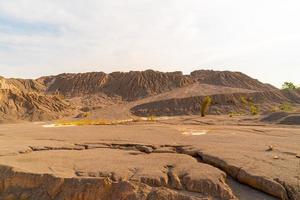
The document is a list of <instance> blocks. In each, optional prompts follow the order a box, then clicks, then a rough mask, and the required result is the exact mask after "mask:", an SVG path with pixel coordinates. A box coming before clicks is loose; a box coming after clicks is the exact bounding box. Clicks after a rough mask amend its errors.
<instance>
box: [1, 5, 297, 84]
mask: <svg viewBox="0 0 300 200" xmlns="http://www.w3.org/2000/svg"><path fill="white" fill-rule="evenodd" d="M299 10H300V1H299V0H251V1H250V0H84V1H83V0H0V75H1V76H5V77H20V78H37V77H40V76H43V75H55V74H59V73H64V72H88V71H104V72H107V73H109V72H112V71H130V70H145V69H150V68H151V69H154V70H159V71H183V72H184V73H185V74H188V73H190V72H191V71H193V70H197V69H213V70H230V71H241V72H243V73H246V74H248V75H250V76H252V77H254V78H257V79H259V80H261V81H262V82H267V83H271V84H273V85H275V86H277V87H280V86H281V84H282V83H283V82H284V81H292V82H295V83H296V84H300V78H299V77H300V26H299V23H300V12H299Z"/></svg>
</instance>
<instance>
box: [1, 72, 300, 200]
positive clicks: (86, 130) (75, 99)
mask: <svg viewBox="0 0 300 200" xmlns="http://www.w3.org/2000/svg"><path fill="white" fill-rule="evenodd" d="M207 96H210V97H211V99H212V105H211V106H210V107H209V109H208V111H207V114H208V115H207V116H206V117H200V116H199V113H200V110H201V104H202V102H203V100H204V99H205V98H206V97H207ZM299 105H300V90H299V89H298V90H280V89H277V88H275V87H273V86H271V85H269V84H264V83H261V82H260V81H258V80H255V79H253V78H251V77H249V76H247V75H245V74H242V73H240V72H228V71H225V72H221V71H211V70H199V71H194V72H192V73H191V74H189V75H183V74H182V73H181V72H169V73H163V72H157V71H153V70H147V71H143V72H137V71H133V72H126V73H124V72H114V73H110V74H106V73H103V72H91V73H81V74H60V75H57V76H45V77H41V78H38V79H36V80H25V79H7V78H3V77H0V200H14V199H21V200H26V199H27V200H41V199H45V200H48V199H49V200H62V199H64V200H96V199H97V200H98V199H101V200H156V199H158V200H200V199H201V200H204V199H216V200H218V199H220V200H229V199H240V200H256V199H257V200H263V199H264V200H273V199H284V200H299V199H300V187H299V186H300V180H299V179H300V158H299V157H300V106H299ZM253 109H254V110H255V111H256V113H255V114H253V111H252V110H253ZM91 124H92V125H91ZM95 124H97V125H95ZM78 125H81V126H78Z"/></svg>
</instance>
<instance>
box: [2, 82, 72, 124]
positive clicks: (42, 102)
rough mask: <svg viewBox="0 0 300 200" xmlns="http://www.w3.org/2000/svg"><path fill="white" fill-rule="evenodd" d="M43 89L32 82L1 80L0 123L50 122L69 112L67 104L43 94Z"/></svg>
mask: <svg viewBox="0 0 300 200" xmlns="http://www.w3.org/2000/svg"><path fill="white" fill-rule="evenodd" d="M44 88H45V87H44V86H43V85H42V84H40V83H38V82H37V81H34V80H22V79H4V78H1V79H0V121H2V122H5V121H17V120H29V121H38V120H50V119H57V118H60V117H63V116H64V115H66V114H68V113H70V112H71V108H70V104H69V103H67V102H66V101H64V100H62V99H60V98H59V97H57V96H52V95H45V94H43V91H44Z"/></svg>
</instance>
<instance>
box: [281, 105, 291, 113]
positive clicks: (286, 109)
mask: <svg viewBox="0 0 300 200" xmlns="http://www.w3.org/2000/svg"><path fill="white" fill-rule="evenodd" d="M279 109H280V110H282V111H285V112H291V111H293V106H292V105H291V104H290V103H283V104H281V105H280V106H279Z"/></svg>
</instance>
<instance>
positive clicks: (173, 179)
mask: <svg viewBox="0 0 300 200" xmlns="http://www.w3.org/2000/svg"><path fill="white" fill-rule="evenodd" d="M98 148H99V149H100V148H109V149H120V150H133V151H139V152H141V153H146V154H151V153H179V154H185V155H189V156H192V157H193V158H195V159H197V161H198V162H202V163H206V164H209V165H211V166H213V167H216V168H218V169H221V170H222V171H224V172H225V173H226V174H228V175H229V176H231V177H232V178H234V179H235V180H237V181H238V182H240V183H242V184H245V185H248V186H250V187H252V188H255V189H257V190H260V191H262V192H265V193H267V194H270V195H272V196H274V197H277V198H280V199H283V200H288V199H291V200H297V199H299V194H298V193H297V191H296V189H295V188H293V187H292V186H290V185H287V184H286V183H285V182H283V181H280V180H279V179H275V180H273V179H270V178H268V177H263V176H258V175H254V174H250V173H249V172H247V171H246V170H245V169H243V168H242V167H237V166H234V165H230V164H228V163H227V162H226V161H224V160H222V159H220V158H218V157H216V156H212V155H209V154H205V153H204V152H202V151H201V150H199V149H196V148H193V147H192V146H185V145H160V146H155V145H151V144H138V143H83V144H73V145H69V146H61V147H50V146H30V147H29V150H25V151H22V152H19V153H31V152H35V151H58V150H77V151H82V150H88V149H98ZM75 174H76V175H77V176H78V177H98V178H99V177H100V178H101V177H102V178H103V177H105V178H109V179H110V180H111V181H112V182H116V181H121V179H120V178H119V177H117V176H116V175H115V174H113V173H103V172H102V174H101V172H99V173H98V174H97V173H93V172H81V171H76V172H75ZM134 176H135V174H134V172H133V175H132V177H131V178H130V180H132V179H133V178H134ZM187 181H188V176H184V175H182V176H181V177H179V176H178V175H177V174H176V173H174V171H173V168H172V167H167V172H166V178H163V177H160V179H153V178H151V177H141V179H140V182H141V183H144V184H146V185H148V186H151V187H169V188H170V189H175V190H182V189H185V190H187V191H193V189H192V188H191V187H189V184H188V183H187ZM3 185H5V184H4V183H3V181H2V182H0V192H1V191H3V190H4V189H3V187H4V186H3ZM203 187H204V188H205V185H204V186H203ZM196 192H198V191H196ZM52 193H53V192H52ZM52 193H50V194H52Z"/></svg>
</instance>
